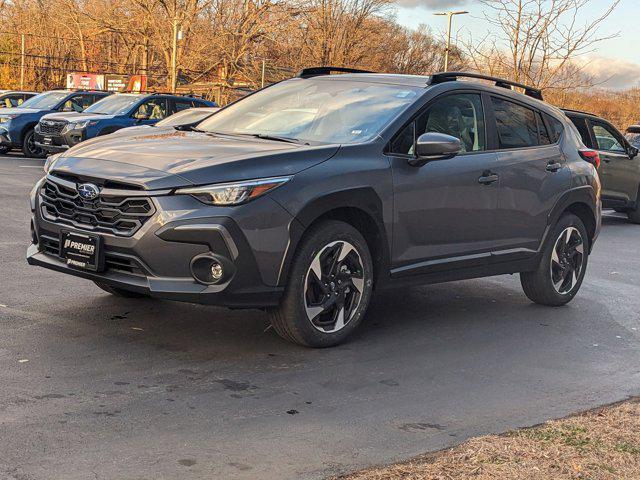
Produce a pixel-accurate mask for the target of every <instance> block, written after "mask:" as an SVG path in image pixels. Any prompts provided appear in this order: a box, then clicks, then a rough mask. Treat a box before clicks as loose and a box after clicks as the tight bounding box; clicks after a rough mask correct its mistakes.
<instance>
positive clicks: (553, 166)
mask: <svg viewBox="0 0 640 480" xmlns="http://www.w3.org/2000/svg"><path fill="white" fill-rule="evenodd" d="M561 168H562V164H561V163H558V162H549V163H547V167H546V169H545V170H546V171H547V172H557V171H558V170H560V169H561Z"/></svg>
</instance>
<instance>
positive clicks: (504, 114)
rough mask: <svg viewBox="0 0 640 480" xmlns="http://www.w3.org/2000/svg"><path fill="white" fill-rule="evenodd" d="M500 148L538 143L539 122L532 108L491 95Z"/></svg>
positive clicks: (532, 145)
mask: <svg viewBox="0 0 640 480" xmlns="http://www.w3.org/2000/svg"><path fill="white" fill-rule="evenodd" d="M491 100H492V103H493V110H494V112H495V117H496V128H497V132H498V141H499V143H500V149H504V150H506V149H513V148H527V147H534V146H536V145H538V124H537V122H536V116H535V113H534V111H533V110H532V109H530V108H527V107H524V106H522V105H520V104H518V103H514V102H511V101H509V100H505V99H502V98H498V97H491Z"/></svg>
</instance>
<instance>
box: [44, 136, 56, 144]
mask: <svg viewBox="0 0 640 480" xmlns="http://www.w3.org/2000/svg"><path fill="white" fill-rule="evenodd" d="M52 141H53V139H52V138H51V137H42V143H43V145H51V142H52Z"/></svg>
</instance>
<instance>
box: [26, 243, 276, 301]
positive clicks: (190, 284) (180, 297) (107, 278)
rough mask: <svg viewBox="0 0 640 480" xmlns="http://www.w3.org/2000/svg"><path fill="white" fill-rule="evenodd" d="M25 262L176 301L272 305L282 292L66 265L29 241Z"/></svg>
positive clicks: (272, 288) (273, 289) (273, 288)
mask: <svg viewBox="0 0 640 480" xmlns="http://www.w3.org/2000/svg"><path fill="white" fill-rule="evenodd" d="M27 262H28V263H29V265H36V266H39V267H44V268H48V269H50V270H55V271H58V272H62V273H66V274H69V275H74V276H77V277H81V278H86V279H88V280H93V281H99V282H102V283H105V284H107V285H110V286H113V287H118V288H122V289H125V290H131V291H134V292H138V293H143V294H146V295H149V296H151V297H153V298H160V299H165V300H174V301H179V302H188V303H198V304H204V305H219V306H224V307H234V308H262V307H271V306H276V305H277V304H278V303H279V301H280V297H281V296H282V293H283V288H281V287H264V288H261V289H260V288H252V289H243V290H234V291H228V290H224V291H221V290H220V287H217V286H215V285H210V286H206V285H202V284H199V283H197V282H196V281H195V280H192V279H187V278H185V279H175V278H162V277H144V276H138V275H126V274H123V273H116V272H108V271H107V272H103V273H95V272H91V271H88V270H86V271H85V270H79V269H75V268H71V267H69V266H68V265H67V264H66V263H64V262H63V261H62V260H61V259H59V258H56V257H52V256H50V255H46V254H44V253H42V252H41V251H40V250H38V246H37V245H35V244H32V245H31V246H30V247H29V250H28V252H27Z"/></svg>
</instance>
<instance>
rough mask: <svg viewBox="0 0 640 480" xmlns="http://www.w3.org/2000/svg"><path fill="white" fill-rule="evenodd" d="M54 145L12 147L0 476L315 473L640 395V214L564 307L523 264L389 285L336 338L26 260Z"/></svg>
mask: <svg viewBox="0 0 640 480" xmlns="http://www.w3.org/2000/svg"><path fill="white" fill-rule="evenodd" d="M42 163H43V162H42V161H41V160H30V159H24V158H21V157H18V156H15V157H2V158H0V260H1V265H2V267H1V272H2V275H1V279H0V365H2V368H1V369H0V385H1V386H2V388H1V389H0V439H1V442H0V445H1V447H0V478H3V479H4V478H9V479H16V480H18V479H20V480H31V479H38V480H40V479H42V480H45V479H46V480H55V479H65V480H75V479H83V480H84V479H88V478H90V479H108V480H117V479H123V480H124V479H126V480H133V479H136V480H142V479H154V480H155V479H202V478H207V479H213V478H215V479H218V478H220V479H236V478H238V479H244V478H247V479H249V478H250V479H298V478H300V479H307V478H309V479H316V478H326V477H327V476H330V475H333V474H337V473H342V472H349V471H352V470H355V469H358V468H360V467H364V466H369V465H372V464H380V463H388V462H393V461H397V460H401V459H405V458H408V457H411V456H414V455H416V454H419V453H422V452H425V451H428V450H435V449H439V448H442V447H445V446H448V445H452V444H456V443H460V442H462V441H463V440H464V439H466V438H467V437H469V436H473V435H478V434H484V433H491V432H502V431H504V430H507V429H510V428H514V427H518V426H524V425H532V424H536V423H539V422H541V421H544V420H546V419H549V418H553V417H560V416H564V415H566V414H569V413H572V412H575V411H578V410H583V409H587V408H590V407H594V406H598V405H601V404H605V403H609V402H613V401H616V400H621V399H624V398H626V397H628V396H631V395H638V394H640V254H639V253H638V252H639V250H638V245H639V242H640V226H638V225H632V224H630V223H628V222H627V220H626V218H623V217H622V216H620V215H616V214H613V213H607V214H606V218H605V220H604V227H603V231H602V234H601V236H600V239H599V241H598V244H597V245H596V248H595V252H594V254H593V256H592V257H591V259H590V265H589V270H588V272H587V277H586V280H585V284H584V285H583V287H582V290H581V291H580V293H579V295H578V296H577V297H576V299H575V300H574V301H573V303H571V304H570V305H569V306H567V307H563V308H559V309H551V308H546V307H540V306H536V305H533V304H531V303H530V302H529V301H528V300H527V299H526V297H525V296H524V294H522V292H521V288H520V283H519V280H518V278H517V276H502V277H496V278H490V279H481V280H472V281H465V282H457V283H451V284H443V285H436V286H427V287H417V288H413V289H409V290H401V291H389V292H383V293H379V294H378V295H377V296H375V297H374V300H373V304H372V307H371V309H370V313H369V314H368V316H367V319H366V324H365V325H364V326H363V328H361V329H360V330H359V331H358V333H357V334H356V336H355V337H354V339H353V340H352V341H351V342H349V343H348V344H346V345H344V346H341V347H338V348H334V349H329V350H310V349H303V348H300V347H296V346H293V345H289V344H287V343H285V342H283V341H282V340H280V339H279V338H278V337H277V336H276V335H275V334H274V333H273V332H272V331H270V330H269V328H268V326H269V324H268V321H267V317H266V315H265V314H263V313H262V312H260V311H237V310H236V311H230V310H226V309H219V308H213V307H204V306H195V305H188V304H179V303H172V302H166V301H156V300H123V299H116V298H114V297H111V296H109V295H107V294H105V293H103V292H102V291H101V290H99V289H98V288H97V287H95V286H94V285H93V284H91V283H87V282H86V281H84V280H81V279H76V278H72V277H68V276H64V275H60V274H57V273H54V272H50V271H47V270H44V269H38V268H35V267H30V266H28V265H27V263H26V261H25V258H24V257H25V251H26V248H27V246H28V243H29V238H30V236H29V210H28V200H27V196H28V192H29V190H30V188H31V187H32V185H33V184H34V183H35V181H36V180H37V179H38V178H39V177H40V176H41V175H42V170H41V166H42Z"/></svg>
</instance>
